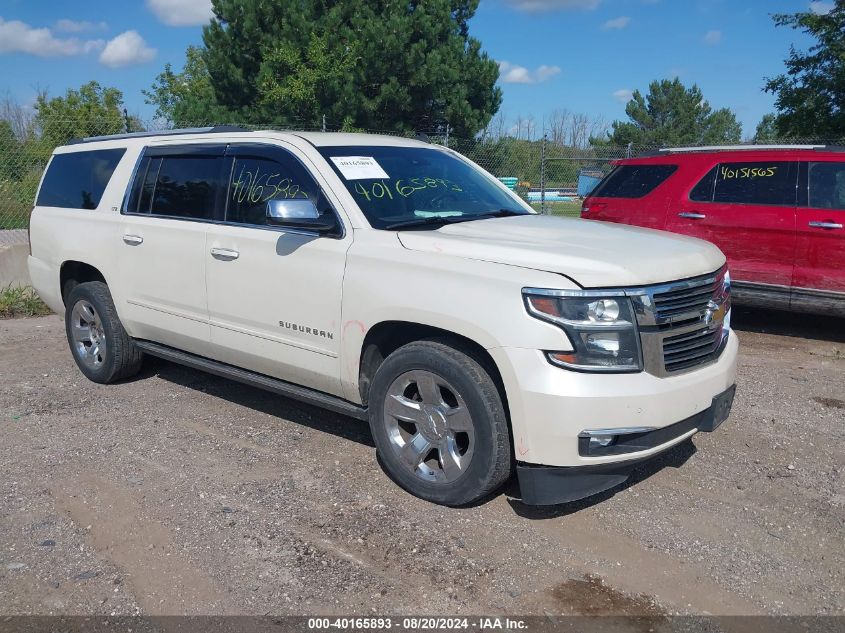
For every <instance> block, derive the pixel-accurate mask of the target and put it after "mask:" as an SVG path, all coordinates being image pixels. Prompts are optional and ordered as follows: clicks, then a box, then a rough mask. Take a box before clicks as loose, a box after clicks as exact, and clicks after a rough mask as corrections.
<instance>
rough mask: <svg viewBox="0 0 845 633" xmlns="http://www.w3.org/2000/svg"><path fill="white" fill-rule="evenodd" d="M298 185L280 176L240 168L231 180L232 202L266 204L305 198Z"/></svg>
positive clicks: (255, 169)
mask: <svg viewBox="0 0 845 633" xmlns="http://www.w3.org/2000/svg"><path fill="white" fill-rule="evenodd" d="M307 197H308V196H307V195H306V193H305V192H304V191H303V190H302V189H301V188H300V186H299V185H298V184H296V183H295V182H293V181H292V180H291V179H290V178H287V177H284V178H283V177H282V175H281V174H278V173H271V172H269V171H267V172H262V171H261V169H259V168H258V167H255V168H254V169H251V170H249V169H247V168H246V166H244V167H243V168H241V170H240V172H238V175H237V177H233V178H232V200H235V201H236V202H253V203H255V202H267V201H268V200H278V199H280V198H307Z"/></svg>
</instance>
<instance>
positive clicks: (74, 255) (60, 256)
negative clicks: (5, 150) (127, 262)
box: [29, 143, 138, 314]
mask: <svg viewBox="0 0 845 633" xmlns="http://www.w3.org/2000/svg"><path fill="white" fill-rule="evenodd" d="M114 147H116V145H114V144H109V145H102V144H100V143H91V144H90V145H86V147H85V149H86V150H89V149H90V150H94V149H107V148H114ZM72 148H73V146H71V148H70V149H71V150H72ZM68 149H69V148H59V149H58V150H57V152H61V151H67V150H68ZM137 158H138V149H137V148H132V147H130V148H128V149H127V150H126V152H125V153H124V155H123V157H122V158H121V160H120V162H119V163H118V165H117V167H116V168H115V170H114V173H113V174H112V177H111V180H110V181H109V183H108V185H107V186H106V189H105V191H104V192H103V196H102V198H101V200H100V204H99V205H98V206H97V208H96V209H66V208H61V207H46V206H38V205H36V206H35V208H34V209H33V212H32V217H31V219H30V229H29V231H30V240H31V244H32V256H31V257H30V261H29V268H30V274H31V277H32V281H33V286H34V287H35V290H36V292H38V294H39V296H41V297H42V299H44V301H45V303H47V305H48V306H50V308H51V309H52V310H54V311H55V312H57V313H59V314H62V313H64V304H63V302H62V297H61V288H60V287H59V279H60V275H61V268H62V264H63V263H65V262H68V261H79V262H83V263H86V264H89V265H91V266H93V267H94V268H96V269H97V270H99V271H100V272H101V273H102V275H103V277H104V278H105V279H106V283H108V284H109V288H110V290H111V292H112V296H113V298H114V300H115V305H116V306H117V308H118V313H119V312H120V304H121V300H120V299H121V298H120V283H119V279H118V278H119V270H118V269H117V264H116V262H117V249H118V248H119V244H118V243H119V242H120V235H119V232H120V206H121V204H122V201H123V196H124V193H125V190H126V184H127V182H128V181H129V179H130V177H131V174H132V170H133V169H134V167H135V163H136V160H137Z"/></svg>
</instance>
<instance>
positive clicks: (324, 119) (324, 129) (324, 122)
mask: <svg viewBox="0 0 845 633" xmlns="http://www.w3.org/2000/svg"><path fill="white" fill-rule="evenodd" d="M325 131H326V115H325V114H324V115H323V132H325Z"/></svg>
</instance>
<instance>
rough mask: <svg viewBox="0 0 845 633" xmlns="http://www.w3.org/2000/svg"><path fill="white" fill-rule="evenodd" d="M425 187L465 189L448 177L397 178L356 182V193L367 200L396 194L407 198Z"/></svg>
mask: <svg viewBox="0 0 845 633" xmlns="http://www.w3.org/2000/svg"><path fill="white" fill-rule="evenodd" d="M425 189H442V190H444V191H454V192H456V193H462V192H463V189H462V188H461V187H460V185H458V184H457V183H455V182H452V181H451V180H447V179H446V178H431V177H428V176H426V177H419V178H400V179H397V180H392V181H389V180H377V181H375V182H372V183H368V184H364V183H361V182H356V183H355V193H357V194H359V195H361V196H363V197H364V198H366V199H367V200H373V199H375V200H378V199H380V198H384V197H387V198H390V199H393V197H394V194H395V195H399V196H402V197H403V198H407V197H408V196H410V195H413V193H414V192H415V191H422V190H425Z"/></svg>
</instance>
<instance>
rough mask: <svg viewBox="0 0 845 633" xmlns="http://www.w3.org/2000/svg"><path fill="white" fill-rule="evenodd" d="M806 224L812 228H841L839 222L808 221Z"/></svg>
mask: <svg viewBox="0 0 845 633" xmlns="http://www.w3.org/2000/svg"><path fill="white" fill-rule="evenodd" d="M808 226H811V227H813V228H814V229H841V228H842V225H841V224H840V223H839V222H816V221H813V222H810V223H809V224H808Z"/></svg>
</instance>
